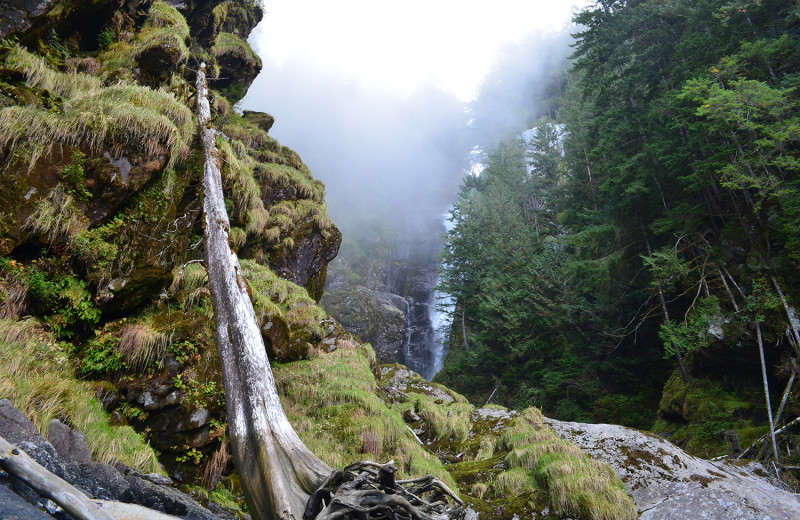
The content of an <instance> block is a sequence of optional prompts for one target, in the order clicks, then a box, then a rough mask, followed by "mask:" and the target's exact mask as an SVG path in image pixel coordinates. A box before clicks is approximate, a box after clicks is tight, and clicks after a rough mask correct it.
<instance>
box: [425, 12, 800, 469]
mask: <svg viewBox="0 0 800 520" xmlns="http://www.w3.org/2000/svg"><path fill="white" fill-rule="evenodd" d="M574 21H575V22H576V24H578V25H577V27H578V28H577V33H576V34H575V35H574V37H575V43H574V47H573V53H572V56H571V63H570V68H569V72H568V73H567V76H566V79H565V80H561V81H559V80H554V81H555V84H557V85H558V87H559V88H560V92H561V93H560V97H559V98H558V103H557V105H558V108H557V110H556V111H555V113H554V114H553V113H550V114H548V113H532V114H530V115H531V119H532V120H533V119H535V120H536V121H535V123H534V124H532V125H530V126H531V127H532V128H531V129H530V130H528V131H526V132H524V133H522V134H521V135H519V136H517V137H516V138H513V139H510V140H507V141H505V142H504V143H502V144H501V145H499V146H498V147H497V148H496V149H495V150H494V152H493V153H492V154H491V155H490V156H489V158H488V162H487V167H486V169H485V170H484V171H483V172H482V173H481V174H480V175H479V176H473V175H470V176H467V178H465V179H464V181H463V183H462V186H461V189H460V193H459V199H458V202H457V203H456V204H455V206H454V209H453V211H452V225H453V228H452V230H451V231H450V232H449V233H448V235H447V244H446V249H445V253H444V272H443V277H442V282H441V287H442V289H443V290H444V291H446V292H448V293H450V294H452V295H453V296H454V297H455V298H456V299H457V301H458V303H457V305H456V308H455V310H454V311H453V328H452V333H451V354H450V358H449V359H448V362H447V363H446V365H445V370H444V372H443V373H442V374H440V375H439V376H438V377H439V380H441V381H442V382H444V383H446V384H449V385H452V386H453V387H455V388H457V389H458V390H459V391H462V392H465V393H466V394H467V395H468V396H469V397H470V398H471V399H474V400H486V399H487V398H488V397H489V396H490V394H492V393H493V392H494V394H495V397H494V400H495V401H499V402H501V403H503V404H508V405H513V406H519V407H522V406H526V405H536V406H541V407H542V409H543V411H544V412H545V413H548V414H552V415H553V416H555V417H557V418H561V419H570V420H593V421H608V422H622V423H623V424H628V425H633V426H637V427H642V428H654V430H655V431H656V432H660V433H667V434H671V435H673V439H675V440H676V441H677V442H682V443H684V445H685V446H686V447H688V448H689V449H694V450H695V451H696V452H698V453H700V452H702V454H703V455H706V454H707V453H709V452H708V451H702V450H712V451H713V452H715V453H719V452H723V453H724V452H725V451H727V449H728V447H729V446H732V445H733V444H732V443H731V442H724V441H723V439H722V436H721V432H724V431H727V430H732V431H736V432H737V435H738V436H741V438H742V439H741V440H742V443H743V445H744V442H745V441H747V440H750V441H752V440H754V438H755V437H756V434H755V433H754V432H755V431H757V432H759V434H760V433H764V431H766V429H767V426H766V424H767V412H766V405H765V399H764V395H765V392H764V384H765V383H769V387H770V388H771V389H772V392H771V396H770V397H771V405H772V406H771V407H772V409H773V411H774V410H776V409H778V407H779V403H780V402H781V390H783V389H784V388H786V392H787V394H786V395H787V404H785V405H784V406H785V411H784V417H783V418H776V422H778V420H779V419H780V421H781V422H788V421H789V420H791V419H792V418H794V417H795V416H797V415H798V412H800V408H798V403H797V399H796V398H795V397H794V395H796V394H792V392H791V388H790V384H789V385H788V386H787V382H789V381H790V380H791V381H793V379H794V378H793V374H794V371H795V370H796V368H793V367H795V366H796V365H795V364H794V360H795V359H796V358H797V355H798V339H799V338H798V335H797V327H798V321H797V317H796V314H795V311H794V306H795V305H796V304H797V301H798V296H797V293H798V289H799V288H798V283H800V279H798V261H799V260H800V239H799V238H798V232H799V231H800V191H799V190H798V188H799V186H798V168H800V162H799V159H800V148H799V147H798V145H799V144H800V116H798V114H799V113H800V111H798V108H800V107H799V106H798V101H800V91H799V90H798V86H800V83H799V81H800V77H799V76H798V73H797V70H798V60H800V41H798V29H799V28H800V25H799V24H798V22H800V11H798V5H797V2H794V1H781V0H763V1H754V2H730V1H724V0H703V1H688V0H678V1H675V2H660V1H654V0H645V1H635V2H631V1H600V2H597V3H596V4H595V5H593V6H592V7H589V8H587V9H585V10H583V11H582V12H580V13H579V14H577V15H576V17H575V19H574ZM541 116H545V117H544V118H541V119H536V118H537V117H541ZM760 348H761V350H762V351H763V353H764V354H765V362H764V368H763V370H762V363H761V362H760V361H759V350H760ZM762 380H763V381H762ZM693 399H694V401H693ZM692 402H695V403H700V402H702V403H705V404H704V406H705V408H704V409H703V410H693V409H692V408H693V406H688V405H687V403H692ZM731 403H734V404H731ZM693 413H696V414H697V415H698V416H702V421H701V417H694V416H693V415H692V414H693ZM700 422H703V423H704V424H703V425H700ZM776 427H777V425H776Z"/></svg>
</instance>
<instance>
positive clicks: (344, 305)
mask: <svg viewBox="0 0 800 520" xmlns="http://www.w3.org/2000/svg"><path fill="white" fill-rule="evenodd" d="M385 226H386V229H384V230H383V231H384V232H385V236H384V235H380V234H379V233H374V232H373V234H371V235H370V234H368V236H362V237H360V240H361V242H362V244H361V245H360V247H362V248H364V252H363V253H366V259H365V258H351V257H348V254H347V252H345V256H344V257H340V259H339V261H337V262H334V263H332V264H331V267H330V280H329V282H328V284H327V286H326V289H325V296H324V297H323V299H322V300H321V304H322V306H323V307H324V308H325V309H326V310H327V311H328V312H330V313H331V315H333V316H334V317H335V318H336V319H337V320H339V322H340V323H342V324H343V325H344V326H345V327H346V328H347V329H348V330H350V331H351V332H353V333H354V334H357V335H358V336H359V337H360V338H361V339H363V340H364V341H367V342H369V343H370V344H371V345H372V346H373V348H374V349H375V352H376V354H377V355H378V359H380V361H381V362H382V363H403V364H404V365H406V366H408V367H409V368H411V369H412V370H415V371H417V372H419V373H420V374H422V375H423V376H425V377H426V378H429V379H430V378H431V377H433V375H434V371H433V370H432V368H433V365H434V358H435V354H434V349H435V348H437V347H439V346H438V345H436V342H435V331H434V328H433V323H432V315H433V313H434V306H435V305H436V303H437V302H436V301H435V297H434V287H435V286H436V282H437V271H438V268H439V252H440V251H441V248H442V239H441V234H442V232H443V231H444V227H443V226H442V224H441V222H438V221H436V222H417V221H415V220H414V219H409V220H408V222H403V223H386V224H385ZM395 227H397V228H398V229H402V231H397V230H396V229H395ZM365 233H368V232H365ZM398 237H401V238H398ZM352 256H354V257H355V254H353V255H352ZM355 272H358V273H359V274H358V275H356V274H355ZM401 315H402V319H401Z"/></svg>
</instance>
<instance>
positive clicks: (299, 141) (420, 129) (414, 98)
mask: <svg viewBox="0 0 800 520" xmlns="http://www.w3.org/2000/svg"><path fill="white" fill-rule="evenodd" d="M570 41H571V40H570V37H569V34H568V32H567V31H563V32H562V33H558V34H555V35H553V34H550V35H547V36H537V35H533V36H530V37H528V38H526V39H524V40H523V41H521V42H517V43H510V44H507V45H505V46H503V47H502V48H501V49H500V52H499V53H498V56H497V59H496V60H495V63H494V65H493V66H492V68H491V69H490V70H489V71H488V73H487V74H486V76H485V78H484V80H483V82H482V84H481V86H480V88H479V91H478V95H477V96H476V98H475V99H474V100H473V101H471V102H469V103H467V102H464V101H462V100H460V99H459V98H458V97H457V96H456V95H455V94H453V93H450V92H446V91H444V90H443V89H442V88H440V87H439V86H437V85H436V84H435V82H434V80H433V79H430V80H428V81H422V82H421V83H419V84H418V86H417V87H416V88H415V89H414V90H413V91H411V92H410V93H407V92H403V91H401V90H400V88H395V87H394V86H392V85H387V84H380V83H374V82H373V83H370V84H365V83H362V82H360V81H358V80H355V79H352V78H348V77H345V76H344V75H343V73H342V72H340V71H338V70H336V69H334V68H333V67H331V66H329V65H327V64H325V63H322V62H320V61H318V60H316V59H315V58H313V57H310V56H305V57H304V58H302V59H298V58H294V59H292V58H289V59H287V60H286V61H284V62H283V63H282V64H280V65H278V64H276V63H274V62H272V61H269V60H267V59H265V60H264V61H265V63H264V67H263V69H262V72H261V74H260V75H259V76H258V78H257V79H256V80H255V82H254V83H253V85H252V86H251V88H250V90H249V92H248V94H247V96H246V97H245V98H244V99H243V100H242V102H241V103H240V105H239V108H242V109H249V110H256V111H262V112H268V113H270V114H272V115H273V116H274V117H275V124H274V126H273V128H272V130H270V134H271V135H272V136H273V137H275V138H276V139H278V141H280V143H281V144H283V145H285V146H288V147H290V148H292V149H294V150H296V151H297V152H298V153H299V154H300V156H301V157H302V158H303V160H304V162H305V163H306V164H307V165H308V166H309V168H310V169H311V172H312V174H313V175H314V176H315V177H316V178H317V179H319V180H321V181H323V182H324V183H325V185H326V202H327V204H328V211H329V214H330V215H331V217H332V218H333V220H334V222H335V223H336V224H337V225H338V226H339V227H340V229H341V230H342V233H343V234H344V236H345V246H346V244H347V242H348V241H349V240H352V239H353V238H354V237H353V235H355V234H362V233H363V231H364V230H365V229H367V228H370V227H374V226H376V225H377V226H379V227H384V228H390V229H391V228H394V229H397V228H398V226H397V225H396V224H398V223H405V226H399V227H406V228H408V227H409V223H416V224H411V227H412V228H413V227H414V226H419V225H423V224H421V223H422V222H430V221H431V220H437V219H438V221H439V222H440V223H441V218H440V216H441V215H442V214H443V213H445V212H446V211H447V208H448V207H449V206H450V205H451V204H452V202H453V201H454V200H455V197H456V193H457V190H458V186H459V184H460V182H461V180H462V178H463V177H464V175H465V174H466V172H468V171H470V169H471V166H472V165H471V162H474V161H475V155H474V153H473V154H471V153H470V152H474V150H475V149H478V150H480V151H482V152H489V151H491V149H492V148H493V147H494V146H495V145H496V144H497V143H498V142H499V141H500V140H501V139H502V138H504V137H507V136H509V135H514V134H518V133H520V132H522V131H523V130H525V129H526V128H527V127H528V125H529V124H530V123H531V122H532V121H533V120H535V119H536V118H537V117H540V116H541V115H544V114H547V113H549V112H552V111H553V110H554V109H553V104H552V102H551V100H550V99H549V98H551V97H552V96H553V95H555V94H557V91H559V89H560V87H561V86H563V81H561V80H560V79H559V78H561V77H562V76H563V75H564V71H565V70H566V56H567V54H568V51H569V47H568V44H569V42H570ZM559 81H561V83H559ZM426 225H428V224H426ZM365 226H366V227H365ZM439 232H443V229H442V230H441V231H439ZM345 246H343V248H345ZM343 253H344V251H343Z"/></svg>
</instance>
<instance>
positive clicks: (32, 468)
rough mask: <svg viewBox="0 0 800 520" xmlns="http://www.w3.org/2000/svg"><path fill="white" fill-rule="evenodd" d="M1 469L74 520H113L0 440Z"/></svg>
mask: <svg viewBox="0 0 800 520" xmlns="http://www.w3.org/2000/svg"><path fill="white" fill-rule="evenodd" d="M0 467H2V468H3V470H5V471H6V473H8V474H9V475H13V476H14V477H16V478H18V479H20V480H21V481H23V482H25V483H26V484H28V485H29V486H30V487H32V488H33V489H34V490H35V491H36V492H37V493H39V494H40V495H42V496H44V497H47V498H49V499H50V500H52V501H53V502H55V503H56V504H58V505H59V506H60V507H61V508H62V509H63V510H64V511H66V512H67V513H69V514H70V515H72V517H73V518H75V519H76V520H114V519H113V518H112V517H111V515H109V514H108V513H106V512H105V511H103V510H102V509H100V508H99V507H98V506H97V504H95V503H94V502H92V500H91V499H90V498H89V497H87V496H86V495H84V494H83V493H82V492H81V491H80V490H79V489H77V488H76V487H74V486H73V485H72V484H70V483H69V482H66V481H65V480H63V479H62V478H60V477H58V476H56V475H53V474H52V473H50V472H49V471H47V470H46V469H45V468H44V467H42V466H41V465H40V464H39V463H38V462H36V461H35V460H33V459H32V458H31V457H30V456H29V455H28V454H27V453H25V452H24V451H22V450H21V449H19V448H17V447H16V446H14V445H13V444H11V443H10V442H8V441H7V440H5V439H4V438H3V437H0Z"/></svg>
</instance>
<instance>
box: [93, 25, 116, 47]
mask: <svg viewBox="0 0 800 520" xmlns="http://www.w3.org/2000/svg"><path fill="white" fill-rule="evenodd" d="M116 39H117V33H116V32H115V31H114V30H113V29H104V30H102V31H100V34H98V35H97V46H98V47H99V48H100V50H103V51H104V50H107V49H108V48H109V47H111V44H113V43H114V41H115V40H116Z"/></svg>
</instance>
